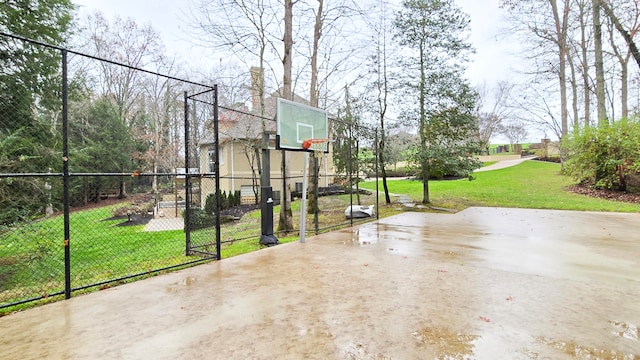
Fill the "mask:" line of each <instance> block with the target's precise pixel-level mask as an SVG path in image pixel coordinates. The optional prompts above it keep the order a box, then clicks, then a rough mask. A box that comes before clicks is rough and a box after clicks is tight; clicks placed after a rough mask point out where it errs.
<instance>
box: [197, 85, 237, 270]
mask: <svg viewBox="0 0 640 360" xmlns="http://www.w3.org/2000/svg"><path fill="white" fill-rule="evenodd" d="M213 96H214V98H213V132H214V138H215V142H216V148H215V155H216V162H215V164H214V166H213V171H215V172H216V174H215V179H216V182H215V183H216V190H215V191H216V192H217V193H220V152H219V151H220V146H219V141H220V138H219V136H218V130H219V129H218V120H219V119H218V85H214V86H213ZM231 158H233V154H231ZM232 181H233V180H232ZM200 191H202V190H200ZM220 202H221V199H220V196H216V256H217V259H218V260H220V259H221V258H222V254H221V253H220V252H221V250H220V208H221V203H220Z"/></svg>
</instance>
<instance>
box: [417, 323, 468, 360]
mask: <svg viewBox="0 0 640 360" xmlns="http://www.w3.org/2000/svg"><path fill="white" fill-rule="evenodd" d="M413 336H415V337H416V338H418V339H419V340H420V341H421V342H422V343H424V344H426V345H431V346H433V347H435V350H436V353H437V354H438V357H437V359H442V360H462V359H468V358H470V357H472V356H473V355H474V353H473V348H474V347H475V345H474V341H476V340H479V339H481V337H480V336H478V335H469V334H462V333H458V332H454V331H451V330H447V329H440V328H426V329H422V330H420V331H416V332H414V333H413Z"/></svg>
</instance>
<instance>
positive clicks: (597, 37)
mask: <svg viewBox="0 0 640 360" xmlns="http://www.w3.org/2000/svg"><path fill="white" fill-rule="evenodd" d="M600 3H601V0H592V6H593V9H592V10H593V35H594V41H595V58H596V63H595V66H596V100H597V105H598V125H608V124H609V120H608V119H607V107H606V106H607V105H606V95H605V82H604V58H603V53H602V23H601V22H600Z"/></svg>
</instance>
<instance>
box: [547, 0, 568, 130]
mask: <svg viewBox="0 0 640 360" xmlns="http://www.w3.org/2000/svg"><path fill="white" fill-rule="evenodd" d="M568 2H569V1H568V0H565V2H564V6H563V9H562V12H563V13H562V17H561V16H560V12H559V9H558V3H557V1H556V0H549V3H550V4H551V9H552V11H553V18H554V22H555V26H556V34H557V42H558V60H559V63H558V65H559V70H558V80H559V83H560V122H561V124H560V125H561V127H562V137H564V136H566V135H567V134H568V132H569V129H568V128H569V126H568V118H569V111H568V106H567V53H568V51H567V26H568V17H569V4H568Z"/></svg>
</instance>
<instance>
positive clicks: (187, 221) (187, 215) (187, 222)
mask: <svg viewBox="0 0 640 360" xmlns="http://www.w3.org/2000/svg"><path fill="white" fill-rule="evenodd" d="M176 177H177V175H176ZM184 187H185V190H184V197H185V210H184V232H185V255H186V256H189V255H191V206H189V195H190V194H189V96H188V95H187V92H186V91H185V92H184ZM177 188H178V183H177V181H176V192H177ZM218 197H219V194H218ZM176 201H177V197H176ZM176 215H177V214H176Z"/></svg>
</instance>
